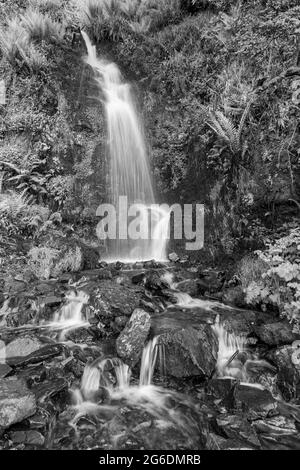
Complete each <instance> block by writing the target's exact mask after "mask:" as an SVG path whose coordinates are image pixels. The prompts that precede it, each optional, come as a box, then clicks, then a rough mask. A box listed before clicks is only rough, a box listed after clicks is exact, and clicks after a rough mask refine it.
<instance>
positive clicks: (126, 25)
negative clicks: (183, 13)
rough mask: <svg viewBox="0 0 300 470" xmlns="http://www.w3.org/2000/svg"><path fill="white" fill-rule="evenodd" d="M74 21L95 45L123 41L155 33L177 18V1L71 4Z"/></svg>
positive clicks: (91, 0) (92, 0)
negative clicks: (96, 43) (99, 42)
mask: <svg viewBox="0 0 300 470" xmlns="http://www.w3.org/2000/svg"><path fill="white" fill-rule="evenodd" d="M75 7H76V10H77V21H78V23H79V25H80V27H83V28H86V29H87V30H88V32H89V34H90V35H91V36H92V37H93V38H94V40H95V41H101V40H103V39H109V40H111V41H114V42H118V41H123V40H124V38H125V37H126V36H128V35H130V32H133V33H135V34H137V35H140V34H144V33H147V32H149V31H150V30H151V31H154V30H157V29H159V28H161V27H163V26H165V25H166V24H168V23H171V22H173V21H176V19H178V18H179V16H180V2H179V0H165V1H164V2H161V1H159V0H103V1H101V2H100V1H97V0H87V1H84V0H77V1H76V0H75Z"/></svg>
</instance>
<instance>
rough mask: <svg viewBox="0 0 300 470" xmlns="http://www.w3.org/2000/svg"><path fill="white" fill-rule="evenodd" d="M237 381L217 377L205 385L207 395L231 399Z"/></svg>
mask: <svg viewBox="0 0 300 470" xmlns="http://www.w3.org/2000/svg"><path fill="white" fill-rule="evenodd" d="M236 384H237V380H236V379H234V378H232V377H218V378H215V379H211V380H210V381H209V382H208V384H207V393H208V394H211V395H213V396H214V397H215V398H222V399H224V398H228V397H230V398H232V401H233V392H234V388H235V386H236Z"/></svg>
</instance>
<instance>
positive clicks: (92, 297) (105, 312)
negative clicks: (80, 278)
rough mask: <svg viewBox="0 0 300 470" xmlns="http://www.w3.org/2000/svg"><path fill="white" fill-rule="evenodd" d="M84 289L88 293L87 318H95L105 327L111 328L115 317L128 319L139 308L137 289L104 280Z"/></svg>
mask: <svg viewBox="0 0 300 470" xmlns="http://www.w3.org/2000/svg"><path fill="white" fill-rule="evenodd" d="M85 289H86V291H87V292H88V293H89V302H88V305H87V307H86V308H87V310H88V318H89V319H90V318H92V317H96V318H97V319H98V320H100V322H101V323H102V324H103V325H104V326H105V327H111V325H112V323H113V322H114V319H115V318H117V317H124V316H125V317H129V316H130V315H131V314H132V312H133V311H134V310H135V309H136V308H137V307H139V306H140V294H139V292H136V290H135V289H139V287H136V288H134V287H132V288H129V287H127V286H125V285H120V284H118V283H117V282H115V281H114V280H109V279H106V280H103V281H101V282H100V283H97V284H92V285H91V286H86V287H85ZM122 322H123V323H124V319H123V318H122ZM117 323H119V320H118V321H117ZM119 331H120V330H119Z"/></svg>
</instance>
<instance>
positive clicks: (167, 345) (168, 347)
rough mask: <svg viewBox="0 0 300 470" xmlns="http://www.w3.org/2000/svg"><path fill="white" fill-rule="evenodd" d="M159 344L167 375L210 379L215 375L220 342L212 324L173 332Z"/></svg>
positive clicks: (166, 334)
mask: <svg viewBox="0 0 300 470" xmlns="http://www.w3.org/2000/svg"><path fill="white" fill-rule="evenodd" d="M159 345H160V347H161V348H163V356H164V369H165V373H166V374H167V375H171V376H173V377H192V376H201V377H202V378H207V377H210V376H211V375H212V373H213V372H214V369H215V365H216V359H217V352H218V343H217V340H216V337H215V335H214V333H213V331H212V329H211V327H210V326H209V325H205V324H201V325H199V326H198V328H197V329H195V328H191V327H188V326H187V327H185V328H181V329H173V330H170V332H168V333H163V334H162V335H160V337H159Z"/></svg>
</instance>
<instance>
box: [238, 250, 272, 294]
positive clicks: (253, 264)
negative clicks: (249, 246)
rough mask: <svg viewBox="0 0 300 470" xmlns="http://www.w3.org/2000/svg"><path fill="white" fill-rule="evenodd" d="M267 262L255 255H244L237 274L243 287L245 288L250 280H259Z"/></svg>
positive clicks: (265, 269) (266, 267)
mask: <svg viewBox="0 0 300 470" xmlns="http://www.w3.org/2000/svg"><path fill="white" fill-rule="evenodd" d="M267 269H268V264H267V263H266V262H265V261H263V260H262V259H261V258H259V257H257V256H245V257H244V258H243V259H242V260H241V261H240V263H239V265H238V268H237V275H238V277H239V280H240V282H241V285H242V287H243V289H247V288H248V286H249V285H250V284H251V282H259V281H260V280H261V278H262V275H263V273H265V272H266V271H267Z"/></svg>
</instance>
